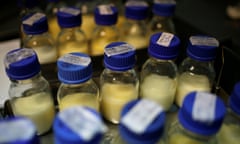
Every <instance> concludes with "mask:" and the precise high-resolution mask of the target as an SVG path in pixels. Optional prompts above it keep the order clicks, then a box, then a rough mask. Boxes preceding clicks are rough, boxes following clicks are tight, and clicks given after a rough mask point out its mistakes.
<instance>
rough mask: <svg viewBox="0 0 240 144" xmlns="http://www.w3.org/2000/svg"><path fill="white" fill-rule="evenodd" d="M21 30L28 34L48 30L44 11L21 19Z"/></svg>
mask: <svg viewBox="0 0 240 144" xmlns="http://www.w3.org/2000/svg"><path fill="white" fill-rule="evenodd" d="M22 24H23V30H24V32H25V33H26V34H28V35H37V34H42V33H45V32H47V31H48V22H47V17H46V15H45V14H44V13H40V12H36V13H32V14H29V15H26V16H24V17H23V19H22Z"/></svg>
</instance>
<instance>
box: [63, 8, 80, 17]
mask: <svg viewBox="0 0 240 144" xmlns="http://www.w3.org/2000/svg"><path fill="white" fill-rule="evenodd" d="M59 11H61V12H65V13H68V14H71V15H74V16H76V15H79V14H80V10H78V9H74V8H60V10H59Z"/></svg>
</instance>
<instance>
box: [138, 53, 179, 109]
mask: <svg viewBox="0 0 240 144" xmlns="http://www.w3.org/2000/svg"><path fill="white" fill-rule="evenodd" d="M177 77H178V71H177V66H176V64H175V63H174V61H173V60H161V59H156V58H153V57H150V58H149V59H148V60H147V61H146V62H145V63H144V64H143V66H142V70H141V75H140V81H141V82H140V97H143V98H148V99H151V100H154V101H156V102H157V103H159V104H160V105H161V106H162V107H163V108H164V110H169V109H170V108H171V106H172V104H173V102H174V98H175V93H176V89H177Z"/></svg>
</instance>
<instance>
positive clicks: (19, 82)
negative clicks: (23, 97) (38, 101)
mask: <svg viewBox="0 0 240 144" xmlns="http://www.w3.org/2000/svg"><path fill="white" fill-rule="evenodd" d="M41 77H42V75H41V72H39V73H38V74H36V75H34V76H33V77H31V78H28V79H24V80H13V79H11V82H13V83H16V84H29V83H33V82H34V81H37V80H38V79H40V78H41Z"/></svg>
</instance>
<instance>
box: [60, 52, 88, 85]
mask: <svg viewBox="0 0 240 144" xmlns="http://www.w3.org/2000/svg"><path fill="white" fill-rule="evenodd" d="M57 67H58V78H59V80H60V81H61V82H63V83H66V84H79V83H83V82H85V81H87V80H89V79H90V78H91V77H92V62H91V58H90V57H89V56H88V55H87V54H83V53H78V52H75V53H69V54H65V55H63V56H62V57H60V58H59V59H58V61H57Z"/></svg>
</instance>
